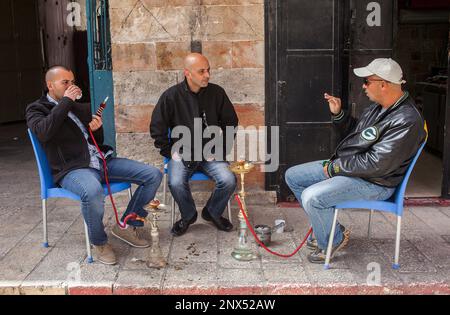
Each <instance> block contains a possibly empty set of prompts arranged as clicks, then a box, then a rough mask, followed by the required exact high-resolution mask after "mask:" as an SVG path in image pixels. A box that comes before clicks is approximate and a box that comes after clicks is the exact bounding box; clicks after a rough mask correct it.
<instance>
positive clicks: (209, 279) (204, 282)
mask: <svg viewBox="0 0 450 315" xmlns="http://www.w3.org/2000/svg"><path fill="white" fill-rule="evenodd" d="M217 277H218V275H217V264H216V263H211V262H205V263H199V262H192V263H173V264H170V265H169V266H168V267H167V269H166V274H165V276H164V280H163V285H162V293H163V294H217Z"/></svg>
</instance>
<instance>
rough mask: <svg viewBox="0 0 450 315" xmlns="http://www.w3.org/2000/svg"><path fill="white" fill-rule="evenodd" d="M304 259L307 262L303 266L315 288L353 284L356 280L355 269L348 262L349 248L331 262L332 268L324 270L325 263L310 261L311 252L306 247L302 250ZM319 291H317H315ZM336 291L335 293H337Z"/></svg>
mask: <svg viewBox="0 0 450 315" xmlns="http://www.w3.org/2000/svg"><path fill="white" fill-rule="evenodd" d="M300 252H301V253H300V255H301V258H302V260H303V261H304V262H305V263H304V264H303V267H304V269H305V272H306V275H307V277H308V279H309V281H310V283H311V285H312V286H313V287H314V288H322V287H324V288H326V287H333V288H334V287H338V286H353V285H355V284H356V280H355V277H354V274H353V271H352V270H351V269H350V267H349V266H348V263H347V253H348V251H347V249H346V248H344V249H343V250H342V251H340V252H339V253H337V254H336V256H335V257H334V258H333V259H332V260H331V262H330V269H328V270H324V267H323V264H312V263H310V262H308V259H307V257H306V256H307V255H308V254H309V253H310V252H311V250H308V249H306V248H305V250H301V251H300ZM314 292H315V293H317V292H316V291H314ZM337 293H338V292H336V293H335V294H337Z"/></svg>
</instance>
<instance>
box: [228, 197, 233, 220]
mask: <svg viewBox="0 0 450 315" xmlns="http://www.w3.org/2000/svg"><path fill="white" fill-rule="evenodd" d="M227 209H228V221H230V223H233V221H232V219H231V201H230V200H228V204H227Z"/></svg>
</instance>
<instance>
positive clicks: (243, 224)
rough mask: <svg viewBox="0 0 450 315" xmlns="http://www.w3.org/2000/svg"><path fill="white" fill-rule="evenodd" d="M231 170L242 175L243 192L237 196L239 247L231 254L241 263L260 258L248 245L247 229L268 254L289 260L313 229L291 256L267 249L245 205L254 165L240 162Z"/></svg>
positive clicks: (304, 241)
mask: <svg viewBox="0 0 450 315" xmlns="http://www.w3.org/2000/svg"><path fill="white" fill-rule="evenodd" d="M229 168H230V170H231V171H232V172H233V173H234V174H236V175H238V174H239V175H241V190H240V191H239V193H238V194H236V201H237V202H238V204H239V210H240V211H239V215H238V219H239V239H238V242H237V245H236V246H235V248H234V250H233V252H232V253H231V256H233V258H234V259H236V260H239V261H250V260H253V259H256V258H258V256H257V254H255V253H254V252H253V251H252V250H251V249H250V247H249V245H248V240H247V227H248V228H249V229H250V232H251V233H252V234H253V237H254V238H255V240H256V242H257V243H258V245H260V246H261V247H262V248H264V249H265V250H266V251H267V252H269V253H271V254H273V255H275V256H278V257H282V258H289V257H292V256H294V255H295V254H296V253H297V252H298V251H299V250H300V249H301V248H302V247H303V245H304V244H305V243H306V241H307V239H308V237H309V235H310V234H311V233H312V228H310V229H309V231H308V232H307V234H306V236H305V238H304V239H303V241H302V242H301V244H300V245H299V246H298V247H297V248H296V249H295V250H294V251H293V252H292V253H290V254H280V253H277V252H275V251H272V250H270V249H269V248H267V246H266V244H264V242H263V241H261V240H260V239H259V238H258V236H257V235H256V233H255V231H254V229H253V228H252V226H251V224H250V222H249V220H248V210H247V205H246V204H245V195H246V193H245V188H244V180H245V178H244V176H245V174H247V173H249V172H250V171H251V170H252V169H253V168H254V165H253V164H252V163H248V162H246V161H238V162H235V163H233V164H231V165H230V166H229Z"/></svg>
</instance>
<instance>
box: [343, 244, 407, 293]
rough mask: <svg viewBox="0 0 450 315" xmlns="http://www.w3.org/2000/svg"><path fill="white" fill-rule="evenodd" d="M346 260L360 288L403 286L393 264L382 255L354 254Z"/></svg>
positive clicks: (349, 255)
mask: <svg viewBox="0 0 450 315" xmlns="http://www.w3.org/2000/svg"><path fill="white" fill-rule="evenodd" d="M346 259H347V261H346V263H347V264H348V266H349V268H350V270H351V272H352V273H353V277H354V280H355V282H356V284H357V285H359V286H369V287H371V286H381V287H393V286H401V285H402V284H403V282H402V280H401V278H400V277H399V276H398V275H397V272H396V271H395V270H393V269H392V263H390V262H388V261H386V260H385V259H384V256H383V254H382V253H377V254H365V253H364V252H360V253H357V252H352V253H351V254H348V255H347V257H346Z"/></svg>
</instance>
